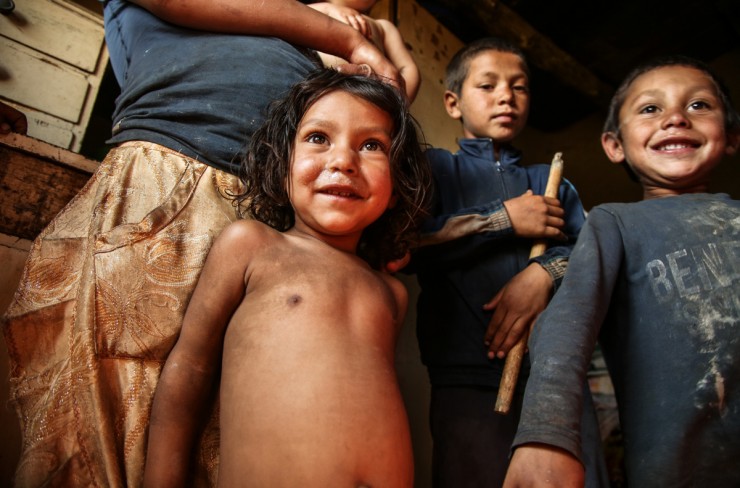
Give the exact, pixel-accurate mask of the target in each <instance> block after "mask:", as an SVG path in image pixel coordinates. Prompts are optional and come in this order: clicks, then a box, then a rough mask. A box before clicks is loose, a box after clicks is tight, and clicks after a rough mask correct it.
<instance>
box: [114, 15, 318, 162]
mask: <svg viewBox="0 0 740 488" xmlns="http://www.w3.org/2000/svg"><path fill="white" fill-rule="evenodd" d="M104 13H105V36H106V42H107V45H108V50H109V52H110V58H111V64H112V67H113V71H114V72H115V75H116V79H117V80H118V83H119V84H120V85H121V95H120V96H119V97H118V99H117V100H116V110H115V112H114V115H113V136H112V137H111V138H110V139H109V141H108V142H109V143H121V142H125V141H131V140H145V141H149V142H154V143H157V144H161V145H163V146H166V147H168V148H170V149H173V150H175V151H178V152H180V153H183V154H185V155H187V156H189V157H192V158H195V159H197V160H200V161H203V162H205V163H207V164H209V165H211V166H215V167H217V168H219V169H223V170H226V171H229V172H232V173H236V171H237V169H238V155H239V154H240V153H241V151H242V150H243V149H244V147H245V146H246V144H247V143H248V141H249V139H250V137H251V135H252V133H253V132H254V130H255V129H256V128H258V127H259V126H260V125H261V124H262V122H263V120H264V117H265V112H266V108H267V105H268V104H269V103H270V102H271V101H272V100H275V99H277V98H280V97H281V96H283V95H284V94H285V93H286V92H287V90H288V89H289V88H290V86H291V85H293V84H294V83H296V82H298V81H300V80H301V79H303V78H304V77H305V76H306V75H307V74H308V73H309V72H310V71H312V70H314V69H316V68H317V67H318V66H320V65H319V64H317V60H318V58H316V57H313V56H311V52H310V51H308V50H300V49H298V48H296V47H294V46H292V45H290V44H288V43H286V42H284V41H282V40H279V39H276V38H269V37H259V36H242V35H232V34H216V33H210V32H202V31H196V30H191V29H185V28H181V27H178V26H175V25H173V24H170V23H167V22H164V21H162V20H161V19H159V18H157V17H156V16H154V15H152V14H150V13H149V12H148V11H146V10H144V9H142V8H140V7H138V6H136V5H134V4H132V3H130V2H128V1H126V0H109V1H107V2H106V3H105V9H104Z"/></svg>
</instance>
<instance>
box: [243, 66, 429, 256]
mask: <svg viewBox="0 0 740 488" xmlns="http://www.w3.org/2000/svg"><path fill="white" fill-rule="evenodd" d="M337 90H340V91H344V92H347V93H349V94H351V95H354V96H357V97H359V98H362V99H364V100H366V101H368V102H370V103H372V104H373V105H375V106H376V107H378V108H379V109H380V110H383V111H384V112H386V113H387V114H389V115H390V116H391V119H392V121H393V130H392V133H391V147H390V150H389V160H390V167H391V168H390V169H391V179H392V182H393V194H394V196H395V199H396V203H395V205H393V207H392V208H389V209H388V210H386V211H385V213H383V215H382V216H381V217H380V218H379V219H378V220H377V221H376V222H374V223H373V224H371V225H370V226H369V227H367V228H366V229H365V231H364V232H363V235H362V238H361V240H360V243H359V246H358V250H357V254H358V255H359V256H360V257H362V258H363V259H365V260H366V261H367V262H368V263H370V265H371V266H373V267H374V268H376V269H380V267H382V266H383V265H384V264H386V263H387V262H389V261H392V260H395V259H399V258H402V257H403V256H404V255H405V254H406V252H407V251H408V250H409V249H410V247H411V245H412V244H413V243H414V241H415V240H416V237H417V232H418V225H419V223H420V221H421V219H422V218H423V217H424V216H425V215H426V208H427V205H428V201H429V196H430V191H429V189H430V188H431V181H432V177H431V171H430V169H429V165H428V163H427V161H426V158H425V156H424V154H423V151H422V145H421V144H422V142H421V140H420V136H421V132H420V131H418V132H417V130H418V126H417V123H416V121H415V120H414V118H413V117H412V116H411V114H410V112H409V111H408V107H407V102H406V100H405V99H404V97H403V95H402V94H401V93H400V92H399V91H398V90H397V89H396V88H394V87H393V86H391V85H389V84H387V83H384V82H382V81H379V80H377V79H373V78H370V77H365V76H350V75H344V74H341V73H339V72H337V71H335V70H332V69H319V70H316V71H315V72H313V73H311V74H309V75H308V76H307V77H306V79H305V80H303V81H302V82H299V83H297V84H296V85H294V86H293V87H292V89H291V90H290V92H289V93H288V94H287V96H286V97H285V98H283V99H281V100H277V101H275V102H273V103H272V104H271V105H270V107H269V109H268V114H267V119H266V121H265V123H264V124H263V125H262V127H260V128H259V129H258V130H257V131H256V132H255V133H254V135H253V136H252V140H251V143H250V145H249V149H248V152H247V155H246V157H245V158H244V159H243V161H242V174H241V179H242V182H243V184H244V192H243V193H241V194H239V195H237V196H236V202H237V205H238V206H237V208H238V209H239V212H240V215H241V216H242V217H251V218H254V219H256V220H258V221H260V222H263V223H265V224H267V225H269V226H271V227H273V228H275V229H277V230H279V231H286V230H288V229H290V228H291V227H292V226H293V225H294V224H295V213H294V211H293V207H292V206H291V204H290V201H289V199H288V178H289V175H290V163H291V155H292V152H293V145H294V142H295V136H296V132H297V129H298V125H299V124H300V122H301V119H302V118H303V116H304V114H305V113H306V112H307V111H308V109H309V108H310V107H311V106H312V105H313V104H314V103H315V102H316V101H317V100H318V99H320V98H321V97H323V96H324V95H327V94H328V93H331V92H334V91H337Z"/></svg>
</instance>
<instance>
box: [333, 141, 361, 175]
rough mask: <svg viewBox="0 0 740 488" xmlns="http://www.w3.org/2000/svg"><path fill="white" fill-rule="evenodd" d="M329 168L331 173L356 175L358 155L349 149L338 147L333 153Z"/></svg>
mask: <svg viewBox="0 0 740 488" xmlns="http://www.w3.org/2000/svg"><path fill="white" fill-rule="evenodd" d="M328 167H329V169H330V170H331V171H341V172H343V173H355V172H356V171H357V154H356V152H355V151H353V150H352V149H350V148H348V147H342V146H337V147H335V148H334V149H333V150H332V152H331V156H330V157H329V164H328Z"/></svg>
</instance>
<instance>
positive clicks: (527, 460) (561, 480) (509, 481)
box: [504, 444, 585, 488]
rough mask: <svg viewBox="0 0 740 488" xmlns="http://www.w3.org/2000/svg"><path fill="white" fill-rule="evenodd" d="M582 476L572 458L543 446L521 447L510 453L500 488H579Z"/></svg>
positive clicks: (565, 453)
mask: <svg viewBox="0 0 740 488" xmlns="http://www.w3.org/2000/svg"><path fill="white" fill-rule="evenodd" d="M584 478H585V473H584V469H583V465H582V464H581V462H580V461H579V460H578V459H576V457H575V456H573V455H572V454H570V453H568V452H567V451H564V450H562V449H558V448H557V447H552V446H548V445H547V444H542V445H538V444H532V445H527V446H522V447H520V448H519V449H517V450H516V451H514V456H513V457H512V464H511V467H510V468H509V470H508V471H507V472H506V479H505V480H504V488H537V487H538V486H542V487H548V488H582V487H583V485H584V482H585V480H584Z"/></svg>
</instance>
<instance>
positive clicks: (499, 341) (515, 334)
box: [483, 263, 554, 359]
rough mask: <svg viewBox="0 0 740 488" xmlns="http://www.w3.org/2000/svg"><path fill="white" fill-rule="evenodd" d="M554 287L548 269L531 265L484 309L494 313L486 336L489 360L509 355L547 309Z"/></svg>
mask: <svg viewBox="0 0 740 488" xmlns="http://www.w3.org/2000/svg"><path fill="white" fill-rule="evenodd" d="M553 288H554V285H553V281H552V277H551V276H550V274H549V273H548V272H547V271H545V268H543V267H542V266H541V265H539V264H537V263H531V264H530V265H529V266H527V267H526V268H524V269H523V270H522V271H520V272H519V273H517V274H516V275H514V277H513V278H512V279H511V280H509V282H508V283H507V284H506V285H505V286H504V287H503V288H502V289H501V290H500V291H499V292H498V293H497V294H496V296H494V297H493V298H492V299H491V301H490V302H488V303H486V304H485V305H483V309H484V310H494V312H493V315H492V316H491V320H490V322H489V324H488V329H487V330H486V334H485V336H484V342H485V344H486V345H487V346H488V357H489V358H491V359H493V358H494V357H499V358H503V357H505V356H506V353H507V352H508V351H509V349H511V348H512V347H513V346H514V344H516V343H517V342H518V341H519V338H521V337H522V334H524V333H525V332H526V331H528V330H529V329H530V328H531V327H532V324H533V323H534V321H535V320H537V317H538V316H539V314H540V313H542V311H543V310H544V309H545V307H547V303H548V302H549V301H550V297H551V296H552V292H553Z"/></svg>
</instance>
